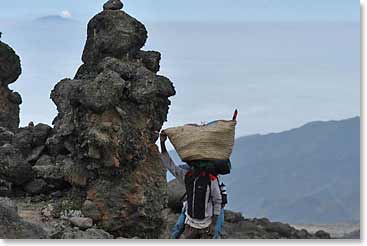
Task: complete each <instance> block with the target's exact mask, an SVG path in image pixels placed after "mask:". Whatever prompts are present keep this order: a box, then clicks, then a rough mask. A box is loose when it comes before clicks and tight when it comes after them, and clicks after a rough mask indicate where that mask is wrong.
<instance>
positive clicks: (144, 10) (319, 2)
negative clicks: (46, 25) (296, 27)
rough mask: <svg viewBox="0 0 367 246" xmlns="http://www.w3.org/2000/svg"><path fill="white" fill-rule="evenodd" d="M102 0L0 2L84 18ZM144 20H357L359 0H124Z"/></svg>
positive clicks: (17, 12) (7, 13) (24, 11)
mask: <svg viewBox="0 0 367 246" xmlns="http://www.w3.org/2000/svg"><path fill="white" fill-rule="evenodd" d="M104 2H105V0H52V1H50V0H32V1H24V0H12V1H2V3H1V9H0V13H1V14H0V17H1V18H13V17H16V18H29V17H30V18H34V17H37V16H43V15H49V14H59V13H61V12H62V11H64V10H67V11H69V12H70V13H71V14H72V16H73V17H75V18H77V19H85V18H89V17H90V16H92V15H93V14H94V13H96V12H97V11H99V10H100V9H101V6H102V4H103V3H104ZM123 2H124V3H125V9H126V10H127V11H128V12H129V13H131V14H133V15H134V16H136V17H138V18H139V19H141V20H143V21H213V20H214V21H249V20H252V21H269V20H270V21H310V20H312V21H320V20H321V21H337V20H339V21H340V20H341V21H350V20H353V21H358V20H359V5H360V2H359V0H226V1H220V0H199V1H198V0H184V1H177V0H175V1H172V0H171V1H170V0H125V1H123Z"/></svg>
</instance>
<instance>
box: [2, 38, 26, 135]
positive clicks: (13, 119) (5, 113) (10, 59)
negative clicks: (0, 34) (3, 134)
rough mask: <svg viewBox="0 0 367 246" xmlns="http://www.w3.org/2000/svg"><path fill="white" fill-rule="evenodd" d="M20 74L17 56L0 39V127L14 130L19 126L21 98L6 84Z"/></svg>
mask: <svg viewBox="0 0 367 246" xmlns="http://www.w3.org/2000/svg"><path fill="white" fill-rule="evenodd" d="M20 74H21V66H20V59H19V56H18V55H17V54H16V53H15V51H14V50H13V49H12V48H11V47H10V46H9V45H7V44H5V43H3V42H1V41H0V127H5V128H7V129H9V130H12V131H14V130H15V129H17V128H18V126H19V105H20V104H21V103H22V98H21V96H20V95H19V93H17V92H13V91H12V90H10V89H9V87H8V85H9V84H11V83H13V82H15V81H16V80H17V79H18V77H19V76H20Z"/></svg>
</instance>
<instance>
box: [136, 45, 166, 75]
mask: <svg viewBox="0 0 367 246" xmlns="http://www.w3.org/2000/svg"><path fill="white" fill-rule="evenodd" d="M136 58H137V59H140V60H141V61H142V63H143V64H144V66H145V67H146V68H148V69H149V70H150V71H152V72H153V73H157V72H158V71H159V69H160V65H159V62H160V61H161V54H160V53H159V52H157V51H143V50H141V51H139V52H138V53H137V55H136Z"/></svg>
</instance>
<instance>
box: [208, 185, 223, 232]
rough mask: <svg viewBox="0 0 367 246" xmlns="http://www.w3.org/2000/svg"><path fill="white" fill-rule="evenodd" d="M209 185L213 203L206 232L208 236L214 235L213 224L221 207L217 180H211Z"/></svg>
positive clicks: (214, 224)
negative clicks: (210, 221)
mask: <svg viewBox="0 0 367 246" xmlns="http://www.w3.org/2000/svg"><path fill="white" fill-rule="evenodd" d="M210 187H211V200H212V204H213V216H212V223H211V224H210V226H209V228H208V234H209V235H210V236H214V233H215V226H216V225H217V221H218V217H219V215H220V212H221V209H222V194H221V192H220V187H219V184H218V180H212V181H211V186H210Z"/></svg>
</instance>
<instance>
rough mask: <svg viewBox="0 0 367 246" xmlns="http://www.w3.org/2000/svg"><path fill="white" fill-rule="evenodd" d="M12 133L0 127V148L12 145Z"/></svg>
mask: <svg viewBox="0 0 367 246" xmlns="http://www.w3.org/2000/svg"><path fill="white" fill-rule="evenodd" d="M13 137H14V133H13V132H11V131H9V130H8V129H7V128H4V127H0V146H2V145H4V144H12V141H13Z"/></svg>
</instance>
